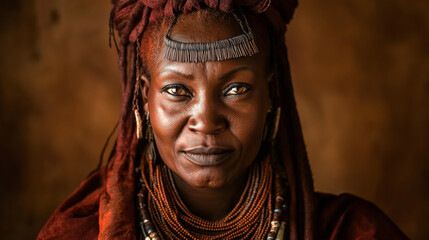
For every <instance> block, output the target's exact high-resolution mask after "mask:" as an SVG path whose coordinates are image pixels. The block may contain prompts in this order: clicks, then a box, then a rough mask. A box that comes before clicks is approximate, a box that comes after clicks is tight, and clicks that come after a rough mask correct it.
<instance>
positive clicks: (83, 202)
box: [38, 0, 407, 239]
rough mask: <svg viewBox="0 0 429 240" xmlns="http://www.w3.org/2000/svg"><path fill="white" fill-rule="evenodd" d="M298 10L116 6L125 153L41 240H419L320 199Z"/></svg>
mask: <svg viewBox="0 0 429 240" xmlns="http://www.w3.org/2000/svg"><path fill="white" fill-rule="evenodd" d="M296 5H297V3H296V1H293V0H283V1H281V0H278V1H275V0H273V1H268V0H266V1H264V0H260V1H258V0H255V1H249V0H247V1H246V0H242V1H232V0H227V1H214V0H205V1H191V0H188V1H175V0H164V1H161V0H159V1H156V0H152V1H151V0H114V1H113V10H112V15H111V16H112V18H111V20H112V22H111V24H112V25H114V26H115V28H116V30H117V31H118V34H119V36H120V44H119V46H118V53H119V66H120V71H121V73H122V85H123V100H124V101H123V107H122V109H123V110H122V114H121V118H120V122H119V133H118V138H117V140H116V144H115V148H114V150H113V152H112V153H111V155H110V160H109V163H108V164H107V166H106V167H105V168H101V169H98V170H96V171H95V172H93V173H92V174H91V175H90V176H89V177H88V178H87V179H86V180H85V181H84V182H83V183H82V184H81V186H80V187H79V188H78V189H77V190H76V191H75V192H74V193H73V195H72V196H71V197H69V198H68V199H67V200H66V201H65V202H64V203H63V204H62V205H61V206H60V207H59V208H58V209H57V210H56V211H55V213H54V214H53V216H52V217H51V218H50V219H49V221H48V222H47V224H46V225H45V227H44V228H43V229H42V231H41V232H40V234H39V237H38V238H39V239H95V238H97V237H98V238H99V239H137V238H141V237H143V238H144V239H407V238H406V237H405V236H404V235H403V234H402V233H401V231H400V230H399V229H398V228H397V227H396V226H395V225H394V224H393V223H392V222H391V221H390V220H389V219H388V218H387V217H386V216H385V215H384V214H383V213H381V212H380V210H378V209H377V208H376V207H375V206H373V205H372V204H371V203H368V202H366V201H363V200H360V199H358V198H356V197H353V196H350V195H340V196H332V195H323V194H318V193H315V192H314V190H313V182H312V178H311V172H310V168H309V165H308V160H307V156H306V152H305V147H304V142H303V138H302V133H301V128H300V124H299V119H298V114H297V111H296V107H295V101H294V96H293V90H292V86H291V81H290V73H289V65H288V62H287V53H286V46H285V44H284V42H285V41H284V40H285V39H284V35H285V31H286V27H285V26H286V24H287V23H288V22H289V21H290V19H291V18H292V15H293V12H294V9H295V7H296ZM142 116H144V118H143V119H142Z"/></svg>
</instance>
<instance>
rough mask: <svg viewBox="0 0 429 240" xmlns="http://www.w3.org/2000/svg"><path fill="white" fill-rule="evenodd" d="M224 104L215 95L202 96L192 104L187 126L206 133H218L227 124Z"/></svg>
mask: <svg viewBox="0 0 429 240" xmlns="http://www.w3.org/2000/svg"><path fill="white" fill-rule="evenodd" d="M223 110H224V106H223V105H222V103H221V101H220V100H219V99H216V98H215V97H202V98H200V99H198V101H197V102H196V103H195V104H194V106H192V110H191V116H190V118H189V120H188V128H189V129H190V130H191V131H193V132H198V133H202V134H207V135H213V134H218V133H220V132H222V131H223V130H225V129H226V128H227V126H228V123H227V120H226V117H225V115H224V114H223Z"/></svg>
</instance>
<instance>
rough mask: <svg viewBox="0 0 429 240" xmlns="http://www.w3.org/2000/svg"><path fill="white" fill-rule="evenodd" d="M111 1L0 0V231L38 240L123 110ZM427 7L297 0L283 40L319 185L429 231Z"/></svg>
mask: <svg viewBox="0 0 429 240" xmlns="http://www.w3.org/2000/svg"><path fill="white" fill-rule="evenodd" d="M109 8H110V5H109V1H108V0H94V1H91V4H88V1H83V0H75V1H65V0H56V1H41V0H26V1H24V0H19V1H9V2H7V3H2V7H1V10H0V84H1V85H0V100H1V102H0V110H1V115H0V121H1V122H0V123H1V127H0V150H1V152H2V153H3V154H2V157H1V160H0V161H1V166H2V167H1V169H0V178H1V181H0V187H1V194H0V196H1V197H0V203H1V207H0V210H1V212H0V213H1V215H0V233H1V235H2V237H3V238H4V239H34V238H35V236H36V234H37V232H38V230H39V229H40V228H41V227H42V225H43V224H44V222H45V221H46V220H47V218H48V217H49V215H50V214H51V213H52V211H53V210H54V209H55V208H56V207H57V206H58V205H59V204H60V203H61V201H63V200H64V199H65V198H66V197H67V196H68V195H69V194H70V193H71V192H72V191H73V189H75V188H76V187H77V186H78V184H79V182H80V181H81V180H82V179H83V178H85V176H86V175H87V174H88V173H89V172H90V171H91V170H92V169H94V168H95V166H96V165H97V162H98V158H99V153H100V151H101V148H102V146H103V144H104V140H105V139H106V137H107V135H108V134H109V132H110V131H111V130H112V128H113V126H114V124H115V122H116V120H117V116H118V114H119V109H120V96H119V95H120V85H119V80H118V72H117V68H116V54H115V51H114V50H113V49H109V48H108V46H107V36H108V28H107V22H108V15H109ZM427 9H429V6H428V4H427V2H425V1H424V0H420V1H419V0H415V1H413V2H410V1H408V2H405V1H399V0H390V1H387V0H373V1H370V0H365V1H358V0H349V1H340V0H326V1H322V2H321V1H314V0H313V1H306V2H304V1H301V4H300V7H299V9H298V11H297V13H296V15H295V18H294V20H293V22H292V24H291V25H290V26H289V33H288V46H289V51H290V61H291V66H292V75H293V79H294V84H295V90H296V96H297V101H298V108H299V111H300V113H301V119H302V124H303V128H304V134H305V137H306V142H307V147H308V152H309V157H310V160H311V164H312V167H313V172H314V178H315V180H316V188H317V189H318V190H320V191H326V192H333V193H340V192H351V193H355V194H357V195H359V196H362V197H364V198H366V199H369V200H371V201H373V202H375V203H376V204H377V205H378V206H380V208H381V209H383V210H384V211H385V212H386V213H387V214H388V215H389V216H390V217H392V218H393V219H394V220H395V222H397V223H398V225H399V226H400V227H401V228H402V229H403V230H404V231H405V232H406V233H407V234H408V235H409V236H410V237H411V238H413V239H428V238H429V230H428V229H429V223H428V220H427V216H429V206H428V204H427V199H428V198H429V192H428V190H426V188H429V187H428V186H427V185H428V183H429V181H428V180H429V179H428V177H427V176H428V174H429V169H428V164H429V111H428V110H427V108H428V107H427V106H428V105H429V49H428V45H427V43H428V42H429V36H428V33H429V20H428V17H427V14H428V10H427Z"/></svg>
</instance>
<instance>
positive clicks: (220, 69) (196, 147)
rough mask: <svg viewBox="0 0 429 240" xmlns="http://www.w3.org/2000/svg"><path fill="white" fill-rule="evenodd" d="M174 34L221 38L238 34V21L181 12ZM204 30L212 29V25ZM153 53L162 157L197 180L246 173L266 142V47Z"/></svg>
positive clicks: (152, 86) (154, 116)
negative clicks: (204, 57)
mask: <svg viewBox="0 0 429 240" xmlns="http://www.w3.org/2000/svg"><path fill="white" fill-rule="evenodd" d="M179 20H180V21H178V23H177V24H176V25H175V26H174V27H173V32H172V33H171V38H172V39H176V40H179V41H183V42H206V41H216V40H220V39H225V38H229V37H232V36H236V35H239V34H241V30H240V28H237V26H235V25H237V24H235V25H234V24H232V25H233V26H231V24H219V23H206V24H205V26H201V25H202V24H199V23H196V21H195V20H193V19H187V18H182V19H179ZM207 29H210V30H209V31H207ZM163 52H164V45H163V44H162V47H161V49H160V51H158V52H156V53H154V54H156V55H155V56H154V57H153V58H152V59H154V61H153V62H152V63H151V65H150V67H149V69H150V70H149V74H150V81H147V80H146V81H145V84H144V95H145V96H146V98H147V99H146V100H147V102H146V103H145V106H144V108H145V111H149V114H150V121H151V123H152V127H153V133H154V138H155V142H156V146H157V149H158V152H159V154H160V156H161V158H162V160H163V161H164V163H165V164H166V165H167V166H168V167H169V168H170V169H171V170H172V171H173V172H174V173H176V174H177V175H178V176H179V177H180V178H182V179H183V180H184V181H185V182H186V183H188V184H189V185H191V186H194V187H209V188H217V187H223V186H227V184H231V183H233V182H234V181H236V180H237V179H238V178H239V177H242V176H244V175H245V174H246V172H247V171H246V170H247V169H248V167H249V166H250V165H251V163H252V162H253V161H254V160H255V158H256V155H257V153H258V151H259V148H260V146H261V141H262V136H263V129H264V125H265V118H266V114H267V111H268V108H269V105H270V100H269V96H268V87H267V81H268V80H267V75H268V74H267V71H266V61H267V60H266V59H267V57H265V56H263V54H262V53H258V54H256V55H254V56H252V57H243V58H237V59H231V60H226V61H221V62H205V63H182V62H175V61H170V60H167V59H165V58H163Z"/></svg>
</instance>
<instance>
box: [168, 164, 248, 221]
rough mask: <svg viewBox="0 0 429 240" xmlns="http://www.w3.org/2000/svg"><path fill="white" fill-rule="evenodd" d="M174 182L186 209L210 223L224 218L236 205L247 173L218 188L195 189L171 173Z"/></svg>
mask: <svg viewBox="0 0 429 240" xmlns="http://www.w3.org/2000/svg"><path fill="white" fill-rule="evenodd" d="M172 175H173V179H174V182H175V184H176V187H177V190H178V191H179V194H180V197H181V199H182V201H183V202H184V203H185V205H186V207H187V208H188V209H189V210H190V211H191V212H192V213H193V214H195V215H197V216H199V217H201V218H203V219H206V220H210V221H216V220H220V219H222V218H224V217H225V216H226V215H228V213H229V212H231V210H232V209H233V208H234V207H235V205H236V204H237V203H238V201H239V199H240V197H241V194H242V193H243V191H244V188H245V185H246V180H247V172H246V173H243V174H242V176H239V177H238V179H236V180H235V181H234V182H233V183H234V184H227V186H223V187H220V188H197V187H193V186H190V185H189V184H188V183H186V182H185V181H184V180H183V179H182V178H180V177H179V176H178V175H176V174H175V173H173V172H172Z"/></svg>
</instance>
